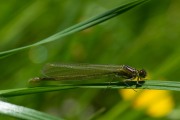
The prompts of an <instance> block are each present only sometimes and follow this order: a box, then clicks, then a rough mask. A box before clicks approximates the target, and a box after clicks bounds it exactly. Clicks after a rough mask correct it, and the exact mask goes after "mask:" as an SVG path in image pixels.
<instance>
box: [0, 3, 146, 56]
mask: <svg viewBox="0 0 180 120" xmlns="http://www.w3.org/2000/svg"><path fill="white" fill-rule="evenodd" d="M146 1H147V0H135V1H132V2H130V3H127V4H125V5H121V6H119V7H117V8H114V9H111V10H109V11H106V12H105V13H102V14H100V15H97V16H95V17H93V18H91V19H89V20H86V21H84V22H81V23H79V24H76V25H74V26H72V27H69V28H67V29H65V30H63V31H61V32H58V33H56V34H54V35H52V36H50V37H48V38H46V39H43V40H41V41H39V42H37V43H34V44H31V45H27V46H23V47H19V48H15V49H12V50H8V51H3V52H0V58H4V57H6V56H8V55H9V54H12V53H15V52H18V51H21V50H24V49H27V48H30V47H34V46H38V45H41V44H45V43H48V42H52V41H54V40H57V39H59V38H62V37H64V36H67V35H70V34H72V33H75V32H78V31H81V30H84V29H87V28H89V27H92V26H94V25H97V24H99V23H102V22H104V21H106V20H108V19H111V18H113V17H116V16H118V15H120V14H122V13H124V12H126V11H128V10H130V9H132V8H134V7H135V6H137V5H139V4H142V3H144V2H146Z"/></svg>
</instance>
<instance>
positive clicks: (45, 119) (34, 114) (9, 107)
mask: <svg viewBox="0 0 180 120" xmlns="http://www.w3.org/2000/svg"><path fill="white" fill-rule="evenodd" d="M0 114H4V115H7V116H11V117H15V118H19V119H26V120H62V119H60V118H57V117H54V116H51V115H48V114H45V113H42V112H39V111H36V110H33V109H29V108H25V107H22V106H17V105H14V104H10V103H7V102H3V101H0Z"/></svg>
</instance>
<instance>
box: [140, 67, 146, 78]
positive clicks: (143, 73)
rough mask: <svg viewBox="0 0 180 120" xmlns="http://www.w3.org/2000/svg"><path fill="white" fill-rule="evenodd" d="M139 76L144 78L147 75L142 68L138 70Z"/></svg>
mask: <svg viewBox="0 0 180 120" xmlns="http://www.w3.org/2000/svg"><path fill="white" fill-rule="evenodd" d="M139 76H140V77H142V78H145V77H146V76H147V72H146V71H145V70H144V69H142V70H140V71H139Z"/></svg>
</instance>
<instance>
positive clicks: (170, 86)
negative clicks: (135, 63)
mask: <svg viewBox="0 0 180 120" xmlns="http://www.w3.org/2000/svg"><path fill="white" fill-rule="evenodd" d="M139 83H140V84H142V85H138V86H137V83H136V81H127V82H126V84H125V83H124V82H111V83H109V82H105V83H88V84H60V85H58V84H57V85H49V86H48V85H46V86H41V87H31V88H19V89H8V90H0V96H1V97H14V96H21V95H28V94H35V93H42V92H51V91H60V90H66V89H75V88H81V89H90V88H92V89H107V88H108V89H136V88H137V89H147V90H173V91H180V82H176V81H161V80H147V81H140V82H139ZM127 85H128V86H127Z"/></svg>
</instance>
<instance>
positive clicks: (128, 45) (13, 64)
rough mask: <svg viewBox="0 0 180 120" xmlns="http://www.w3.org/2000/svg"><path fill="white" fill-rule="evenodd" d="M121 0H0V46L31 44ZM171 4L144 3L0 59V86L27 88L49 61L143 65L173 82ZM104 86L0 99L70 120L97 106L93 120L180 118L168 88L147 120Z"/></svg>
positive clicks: (176, 46) (177, 46)
mask: <svg viewBox="0 0 180 120" xmlns="http://www.w3.org/2000/svg"><path fill="white" fill-rule="evenodd" d="M128 1H131V0H119V1H117V0H111V1H109V0H94V1H92V0H86V1H85V0H28V1H25V0H6V1H2V0H1V1H0V51H5V50H9V49H13V48H18V47H21V46H25V45H29V44H32V43H35V42H37V41H40V40H42V39H44V38H46V37H49V36H51V35H52V34H55V33H57V32H59V31H61V30H63V29H65V28H67V27H70V26H72V25H74V24H76V23H79V22H81V21H84V20H86V19H88V18H90V17H92V16H95V15H97V14H99V13H103V12H104V11H106V10H109V9H111V8H114V7H116V6H118V5H120V4H123V3H127V2H128ZM179 5H180V1H179V0H173V1H172V0H151V1H149V2H147V3H145V4H143V5H140V6H138V7H135V8H133V9H132V10H130V11H128V12H126V13H124V14H122V15H120V16H118V17H116V18H113V19H111V20H108V21H106V22H104V23H102V24H99V25H97V26H94V27H92V28H89V29H87V30H84V31H81V32H79V33H75V34H72V35H70V36H68V37H64V38H63V39H60V40H57V41H55V42H51V43H48V44H44V45H41V46H37V47H33V48H31V49H27V50H25V51H21V52H18V53H17V54H13V55H11V56H9V57H6V58H3V59H1V61H0V68H1V69H0V75H1V78H0V82H1V84H0V88H1V89H2V90H3V89H11V88H21V87H27V86H28V80H29V79H30V78H33V77H35V76H41V68H42V67H43V65H44V64H46V63H51V62H59V63H91V64H119V65H122V64H127V65H130V66H132V67H135V68H138V69H141V68H144V69H146V70H147V71H148V78H150V79H158V80H174V81H178V80H179V79H178V78H180V77H179V71H180V62H179V61H180V40H179V38H180V34H179V33H180V20H179V19H180V14H179V11H180V7H179ZM105 91H106V90H105ZM107 91H108V92H104V90H100V89H87V90H85V89H83V90H82V89H73V90H72V89H70V90H63V91H59V92H50V93H41V94H35V95H26V96H20V97H12V98H2V99H5V101H8V102H11V103H14V104H17V105H22V106H25V107H29V108H32V109H36V110H39V111H42V112H46V113H49V114H51V115H55V116H59V117H62V118H65V119H70V120H78V119H79V120H85V119H89V118H90V117H91V116H93V115H95V114H96V113H97V112H98V111H101V110H102V109H105V110H104V112H103V113H102V114H100V115H99V118H103V116H105V115H106V117H107V118H108V117H109V119H120V118H121V119H123V118H124V119H126V120H131V119H132V120H136V119H137V120H139V119H143V120H151V119H180V115H178V112H180V102H179V100H180V98H179V96H178V94H179V93H178V92H169V93H168V96H171V98H172V101H171V103H169V104H173V105H172V106H173V107H172V108H171V109H170V110H169V112H167V113H166V114H163V115H161V116H159V117H155V116H153V115H150V114H148V113H147V112H146V110H145V109H146V108H140V109H137V108H134V107H132V104H133V102H134V99H131V100H124V99H123V97H122V94H123V93H122V92H120V93H119V91H118V90H107ZM133 92H134V91H133ZM124 94H129V93H128V92H127V93H124ZM136 94H138V93H136ZM117 106H118V107H117ZM113 110H114V111H116V112H111V111H113ZM161 110H162V108H158V111H161ZM1 117H3V118H6V117H5V116H1ZM113 117H115V118H113ZM7 118H9V117H7ZM9 119H10V118H9Z"/></svg>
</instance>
